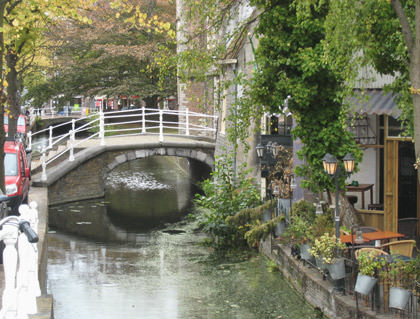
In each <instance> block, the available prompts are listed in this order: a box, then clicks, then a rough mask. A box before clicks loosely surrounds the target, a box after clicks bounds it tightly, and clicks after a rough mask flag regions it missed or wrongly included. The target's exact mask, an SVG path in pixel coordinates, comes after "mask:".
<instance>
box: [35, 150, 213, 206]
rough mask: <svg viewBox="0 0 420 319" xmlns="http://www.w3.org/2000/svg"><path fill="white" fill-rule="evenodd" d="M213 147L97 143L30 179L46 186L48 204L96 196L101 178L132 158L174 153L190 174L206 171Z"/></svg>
mask: <svg viewBox="0 0 420 319" xmlns="http://www.w3.org/2000/svg"><path fill="white" fill-rule="evenodd" d="M213 153H214V148H209V147H206V146H205V147H194V148H186V147H172V146H171V147H164V146H161V147H155V148H153V147H151V148H146V149H118V147H113V148H111V147H109V146H108V147H106V146H102V147H99V146H98V147H97V148H96V149H95V150H92V149H90V150H89V151H88V150H84V151H81V152H80V153H78V156H77V157H76V159H75V161H73V162H68V161H66V162H63V163H60V164H59V165H57V166H56V167H54V168H51V169H50V170H49V172H48V179H47V181H46V182H41V181H40V180H39V179H34V181H33V184H34V185H36V186H48V198H49V204H50V205H55V204H62V203H65V202H73V201H78V200H85V199H92V198H100V197H103V196H104V194H105V180H106V177H107V176H108V174H109V172H110V171H112V170H113V169H114V168H116V167H117V166H119V165H121V164H123V163H125V162H128V161H132V160H137V159H142V158H147V157H152V156H177V157H185V158H187V159H190V172H189V173H190V174H193V175H194V176H200V173H202V174H201V175H203V174H204V175H207V174H209V172H210V171H211V169H212V168H213V165H214V157H213Z"/></svg>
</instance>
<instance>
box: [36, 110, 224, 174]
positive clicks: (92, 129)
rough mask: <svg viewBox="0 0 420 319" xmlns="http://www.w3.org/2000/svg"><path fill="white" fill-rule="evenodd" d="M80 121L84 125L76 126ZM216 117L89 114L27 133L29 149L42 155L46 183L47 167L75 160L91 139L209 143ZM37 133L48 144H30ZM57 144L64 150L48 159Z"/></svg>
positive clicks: (177, 113)
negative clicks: (61, 160) (146, 138)
mask: <svg viewBox="0 0 420 319" xmlns="http://www.w3.org/2000/svg"><path fill="white" fill-rule="evenodd" d="M79 121H83V124H81V125H80V126H77V124H78V122H79ZM66 125H67V126H69V125H71V129H70V130H69V131H68V132H66V133H64V134H61V135H58V136H54V134H53V133H54V130H56V129H57V128H59V127H62V126H66ZM216 133H217V116H215V115H209V114H203V113H197V112H191V111H189V110H188V109H185V110H162V109H152V108H145V107H143V108H140V109H132V110H123V111H111V112H105V113H104V112H102V111H100V112H99V113H97V114H92V115H89V116H86V117H83V118H80V119H77V120H76V119H72V120H71V121H68V122H65V123H62V124H58V125H56V126H50V127H49V128H47V129H44V130H40V131H38V132H36V133H32V132H29V133H28V147H29V148H30V149H33V150H38V151H39V152H40V153H41V154H42V155H41V165H42V175H41V180H42V181H46V180H47V166H48V165H50V164H52V163H53V162H55V161H56V160H57V159H58V158H60V157H62V156H63V155H64V154H66V153H69V157H68V160H69V161H74V152H75V149H76V148H77V147H78V146H80V145H81V144H83V143H85V142H86V141H88V140H94V141H96V143H93V144H95V145H105V136H113V137H120V136H127V137H128V136H138V135H145V134H147V135H157V136H158V137H159V141H160V142H163V141H164V136H165V135H168V136H174V135H175V136H187V137H188V136H198V137H205V138H208V139H210V140H215V139H216ZM40 134H47V135H48V145H46V146H45V145H41V144H42V142H35V143H33V139H34V137H36V136H37V135H40ZM58 145H63V146H64V147H63V150H61V151H60V152H58V153H57V154H56V155H54V156H52V157H51V158H47V153H48V152H49V151H50V150H52V149H53V148H55V147H58Z"/></svg>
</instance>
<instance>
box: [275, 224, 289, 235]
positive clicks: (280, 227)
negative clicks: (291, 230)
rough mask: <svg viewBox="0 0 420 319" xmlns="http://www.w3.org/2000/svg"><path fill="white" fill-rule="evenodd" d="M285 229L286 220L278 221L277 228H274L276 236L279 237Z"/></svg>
mask: <svg viewBox="0 0 420 319" xmlns="http://www.w3.org/2000/svg"><path fill="white" fill-rule="evenodd" d="M285 230H286V223H285V221H284V220H282V221H281V222H278V223H277V225H276V228H274V234H275V235H276V237H279V236H281V235H282V234H283V233H284V231H285Z"/></svg>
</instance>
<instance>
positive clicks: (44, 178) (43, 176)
mask: <svg viewBox="0 0 420 319" xmlns="http://www.w3.org/2000/svg"><path fill="white" fill-rule="evenodd" d="M45 152H46V150H45V147H43V148H42V156H41V165H42V174H41V181H43V182H46V181H47V162H46V160H47V159H46V157H47V156H46V155H45Z"/></svg>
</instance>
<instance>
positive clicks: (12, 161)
mask: <svg viewBox="0 0 420 319" xmlns="http://www.w3.org/2000/svg"><path fill="white" fill-rule="evenodd" d="M30 174H31V171H30V162H29V160H28V157H27V150H25V146H24V144H23V143H22V142H19V141H15V140H11V139H7V140H6V142H5V143H4V175H5V182H6V195H7V196H8V197H9V201H8V206H9V207H10V208H11V209H12V214H17V213H18V211H17V209H18V208H19V205H20V204H22V203H27V202H28V194H29V183H30V177H31V176H30Z"/></svg>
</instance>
